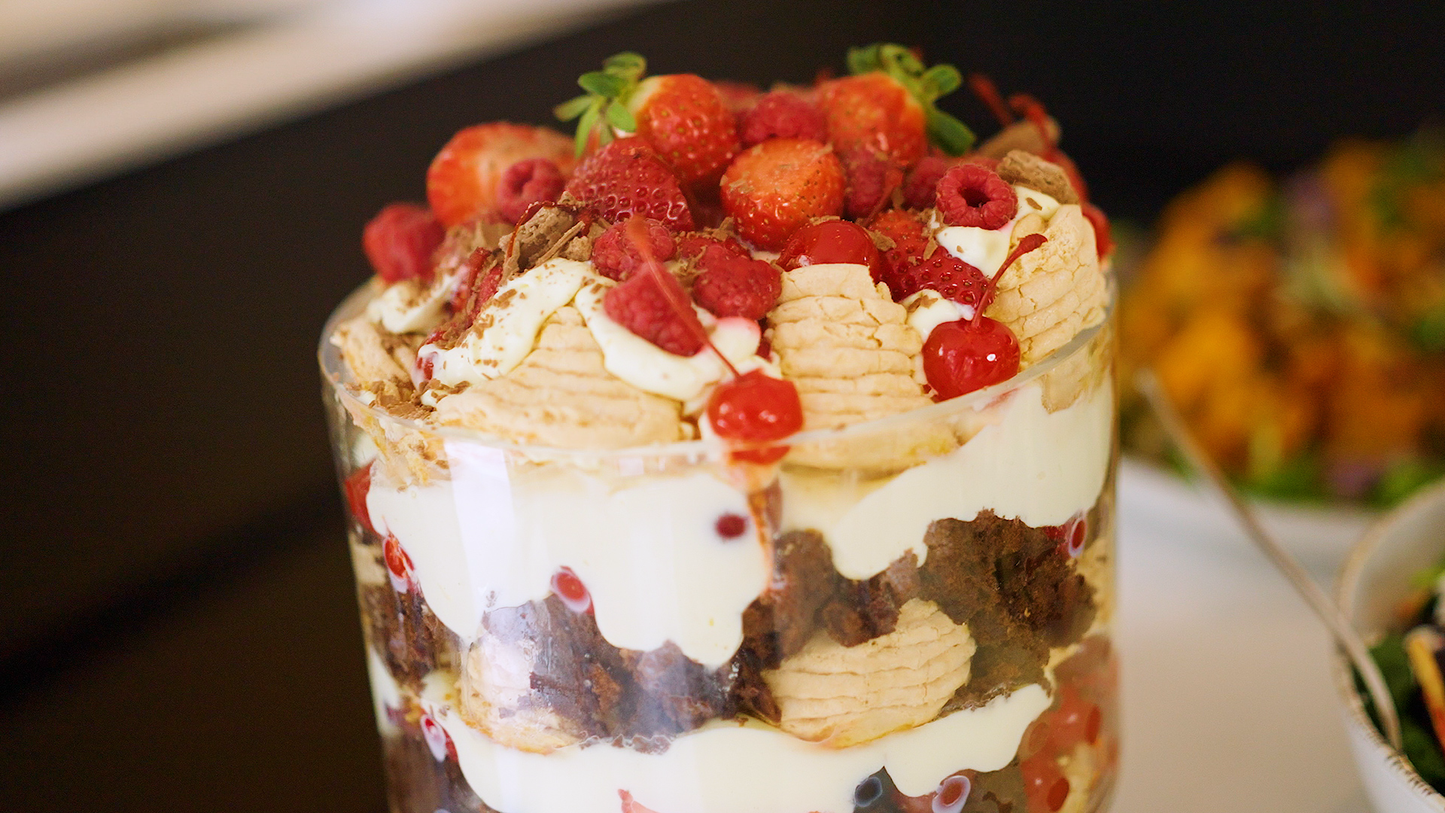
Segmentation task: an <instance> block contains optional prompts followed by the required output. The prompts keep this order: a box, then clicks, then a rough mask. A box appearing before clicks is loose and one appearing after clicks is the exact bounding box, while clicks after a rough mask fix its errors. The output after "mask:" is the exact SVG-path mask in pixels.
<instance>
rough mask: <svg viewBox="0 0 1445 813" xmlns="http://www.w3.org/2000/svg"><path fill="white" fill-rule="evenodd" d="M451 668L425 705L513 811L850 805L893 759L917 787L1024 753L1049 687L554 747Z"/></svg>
mask: <svg viewBox="0 0 1445 813" xmlns="http://www.w3.org/2000/svg"><path fill="white" fill-rule="evenodd" d="M454 694H455V688H454V686H453V685H452V684H451V682H450V679H449V678H448V677H447V676H445V675H442V674H438V673H433V674H432V675H430V676H428V678H427V686H426V690H425V692H424V695H423V697H422V698H421V703H422V706H423V707H424V708H425V709H426V710H427V713H428V714H430V715H431V716H432V717H433V718H434V719H435V720H436V721H437V722H438V723H440V724H441V725H442V727H443V728H445V729H446V731H447V733H448V734H450V735H451V738H452V741H453V743H454V744H455V746H456V751H457V761H458V763H459V764H460V765H461V769H462V774H463V775H464V776H465V777H466V779H467V783H468V784H470V785H471V787H472V790H473V791H475V792H476V794H477V795H478V796H480V797H481V798H482V800H483V801H484V802H486V803H487V804H488V805H489V806H491V807H492V808H495V809H497V810H505V811H507V813H616V811H617V810H618V806H619V803H620V802H619V795H618V792H619V791H627V792H629V793H631V794H632V797H633V798H634V799H635V800H636V801H637V802H638V803H639V804H641V805H643V806H644V807H647V808H648V809H650V810H656V811H663V812H664V813H740V811H746V813H798V811H814V813H851V811H852V810H853V790H854V788H855V787H857V785H858V783H859V782H861V781H863V780H864V779H866V778H867V777H868V776H869V775H870V774H872V773H874V772H876V771H877V770H878V769H879V768H887V769H888V773H889V775H890V776H891V777H892V778H893V781H894V783H895V784H897V786H898V789H899V790H901V791H902V792H903V793H905V794H907V795H909V796H922V795H925V794H928V793H932V792H933V791H934V790H936V789H937V787H938V784H939V783H940V782H941V781H942V780H943V779H945V778H946V777H948V776H949V775H950V774H953V773H955V772H957V771H960V770H969V769H971V770H976V771H996V770H998V769H1000V768H1003V767H1004V766H1005V765H1007V764H1008V763H1009V761H1010V760H1012V759H1013V756H1014V753H1015V752H1016V751H1017V750H1018V747H1019V742H1020V741H1021V739H1022V738H1023V734H1024V731H1025V729H1026V728H1027V727H1028V725H1029V723H1030V722H1032V721H1033V720H1034V719H1035V718H1036V717H1038V716H1039V715H1040V714H1042V713H1043V712H1044V710H1045V709H1047V708H1048V706H1049V703H1050V699H1049V696H1048V694H1047V693H1046V692H1045V691H1044V690H1043V689H1042V688H1041V687H1039V686H1037V685H1029V686H1025V687H1023V688H1021V689H1019V690H1017V691H1015V692H1013V693H1012V694H1010V695H1008V696H1005V697H996V698H994V699H993V700H991V701H990V702H989V703H988V704H986V705H984V706H981V707H978V708H974V709H967V710H963V711H957V712H954V713H953V714H950V715H948V716H947V717H943V718H941V719H938V720H935V721H933V722H931V723H927V724H925V725H922V726H919V727H917V728H913V729H909V730H907V731H900V732H896V733H894V734H889V735H888V736H885V737H882V738H880V739H877V740H874V741H872V742H869V743H866V744H864V745H858V746H854V747H852V748H844V749H833V748H828V747H826V746H823V745H818V744H815V743H810V742H805V741H803V740H799V739H797V738H795V737H792V736H789V735H787V734H783V733H781V732H778V731H775V730H772V729H768V728H765V727H762V726H760V725H740V724H738V723H729V722H719V723H713V724H711V725H709V726H707V727H706V728H703V729H701V730H699V731H696V732H693V733H691V734H687V735H684V736H681V737H678V738H677V739H676V740H674V741H673V742H672V743H671V744H670V746H669V747H668V749H667V750H666V751H664V752H662V753H660V754H646V753H642V752H639V751H633V750H631V749H627V748H612V747H609V746H607V745H606V744H601V745H594V746H592V747H587V748H584V747H580V746H569V747H567V748H564V749H562V750H560V751H554V752H552V753H550V754H547V755H541V754H533V753H527V752H524V751H516V750H513V749H509V748H505V747H502V746H499V745H496V744H495V743H493V742H492V741H491V740H489V739H487V738H486V736H484V735H483V734H481V733H479V732H477V731H474V730H473V729H471V728H470V727H468V726H467V724H466V723H465V722H464V721H463V720H462V719H461V717H460V716H459V715H458V714H457V713H456V711H455V707H454V705H453V703H452V701H451V698H452V697H453V696H454Z"/></svg>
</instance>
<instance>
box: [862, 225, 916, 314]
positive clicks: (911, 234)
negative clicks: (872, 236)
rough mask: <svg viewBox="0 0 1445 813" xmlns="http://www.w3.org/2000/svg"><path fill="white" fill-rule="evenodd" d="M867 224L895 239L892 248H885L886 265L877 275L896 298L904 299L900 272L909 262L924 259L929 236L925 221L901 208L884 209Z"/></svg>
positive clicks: (885, 235) (909, 264)
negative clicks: (923, 222)
mask: <svg viewBox="0 0 1445 813" xmlns="http://www.w3.org/2000/svg"><path fill="white" fill-rule="evenodd" d="M868 228H869V229H872V230H873V231H874V232H876V233H878V234H881V235H883V236H884V237H887V238H888V239H889V240H892V241H893V248H890V249H888V250H887V251H885V252H883V269H882V272H881V273H880V274H879V276H878V278H877V279H876V281H877V282H883V283H887V285H888V290H889V291H890V292H891V293H892V294H893V298H894V299H902V298H903V295H901V294H899V293H898V292H899V291H900V290H901V288H902V286H901V279H900V277H901V275H902V274H903V273H904V271H905V270H906V269H907V268H909V267H910V266H912V265H914V264H915V263H917V262H920V261H922V259H923V252H924V250H925V249H927V248H928V237H927V236H926V235H925V234H924V231H923V224H922V223H920V222H919V221H918V218H917V217H915V216H913V215H912V214H910V213H908V212H905V211H902V210H900V209H893V210H891V211H887V212H883V213H882V214H880V215H878V216H877V217H875V218H873V220H872V221H871V222H870V223H869V224H868Z"/></svg>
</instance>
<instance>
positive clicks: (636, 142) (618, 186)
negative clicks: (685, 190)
mask: <svg viewBox="0 0 1445 813" xmlns="http://www.w3.org/2000/svg"><path fill="white" fill-rule="evenodd" d="M567 191H568V192H569V193H571V195H572V197H574V198H577V199H578V200H580V201H582V203H583V205H585V206H589V207H591V208H593V209H596V210H597V212H598V214H600V215H602V217H603V218H605V219H606V220H608V221H610V222H613V223H617V222H620V221H622V220H626V219H627V217H628V216H629V215H633V214H639V215H642V216H643V217H648V218H651V219H653V220H657V221H660V222H661V223H662V224H663V225H665V226H667V227H668V228H670V229H672V230H673V231H691V230H692V227H693V220H692V210H691V209H689V208H688V205H687V198H686V197H685V196H684V195H683V194H682V187H681V186H679V185H678V182H677V176H676V175H675V174H673V171H672V169H671V168H670V167H669V166H668V165H667V164H666V162H664V161H663V160H662V156H660V155H658V154H657V151H656V150H654V149H653V148H652V147H650V146H648V145H647V142H646V141H643V140H642V139H640V138H623V139H618V140H617V141H613V142H611V143H609V144H608V145H607V146H605V147H603V148H602V149H600V150H598V151H597V152H596V153H595V154H594V155H592V157H590V158H588V159H587V160H586V161H583V162H582V166H580V167H578V168H577V172H576V174H574V175H573V176H572V180H570V181H568V182H567Z"/></svg>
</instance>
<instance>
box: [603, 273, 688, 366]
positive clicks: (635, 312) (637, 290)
mask: <svg viewBox="0 0 1445 813" xmlns="http://www.w3.org/2000/svg"><path fill="white" fill-rule="evenodd" d="M662 286H667V288H668V289H669V290H663V288H662ZM687 301H688V298H687V292H686V291H684V290H683V289H682V285H681V284H680V283H679V282H678V281H677V278H676V277H674V276H673V275H671V274H669V273H667V272H666V271H662V272H660V273H658V274H650V273H639V274H633V275H632V276H630V277H628V278H627V280H626V281H624V282H623V283H622V284H621V285H618V286H617V287H616V288H613V289H612V290H610V291H608V292H607V295H606V296H604V297H603V298H602V309H603V310H605V311H606V312H607V315H608V316H610V317H612V320H613V321H615V322H617V323H618V324H620V325H622V326H623V327H625V328H627V329H628V330H630V331H632V332H633V333H636V334H637V335H638V336H641V337H642V338H644V339H646V340H648V341H650V342H652V343H653V344H655V345H657V346H658V347H661V348H662V349H663V350H666V351H667V352H669V353H672V354H674V355H678V356H691V355H693V354H694V353H696V352H697V351H699V350H701V349H702V346H703V337H704V336H706V335H707V331H705V330H704V329H703V327H702V323H701V322H699V321H698V319H697V314H696V313H695V312H693V310H692V308H691V307H690V306H689V307H687V308H686V310H685V311H684V310H683V309H680V308H674V307H673V303H674V302H683V303H685V302H687Z"/></svg>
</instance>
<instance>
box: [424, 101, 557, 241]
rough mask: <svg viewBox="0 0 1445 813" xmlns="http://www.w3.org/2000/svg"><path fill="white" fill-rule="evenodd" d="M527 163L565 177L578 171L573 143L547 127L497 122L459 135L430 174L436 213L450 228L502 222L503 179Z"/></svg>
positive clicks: (443, 150)
mask: <svg viewBox="0 0 1445 813" xmlns="http://www.w3.org/2000/svg"><path fill="white" fill-rule="evenodd" d="M529 158H542V159H546V160H547V161H549V162H551V164H552V165H553V166H555V167H556V168H557V170H558V172H559V173H560V174H561V175H563V176H565V175H567V174H568V173H570V172H571V171H572V168H573V167H574V166H576V165H577V159H576V158H574V157H573V155H572V142H571V140H570V139H568V138H567V137H566V136H564V135H562V134H561V133H558V132H556V131H554V130H548V129H546V128H545V127H532V126H529V125H525V124H508V123H506V122H494V123H491V124H478V125H476V126H474V127H468V128H466V129H464V130H462V131H460V132H458V133H457V134H456V135H454V136H452V138H451V140H450V141H448V142H447V143H446V146H444V147H442V148H441V151H440V152H438V153H437V155H436V158H434V159H432V162H431V166H430V167H429V168H428V169H427V172H426V197H427V201H428V202H430V203H431V208H432V212H434V213H435V214H436V216H437V219H438V220H440V221H441V222H442V223H443V224H444V225H446V226H456V225H458V224H461V223H466V222H467V221H469V220H478V219H481V220H500V219H502V214H501V210H500V209H501V203H502V196H503V195H504V194H506V193H504V192H503V191H502V186H503V176H504V175H505V174H506V172H507V170H508V169H509V168H510V167H512V166H513V165H515V164H517V163H518V162H520V161H525V160H527V159H529Z"/></svg>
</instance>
